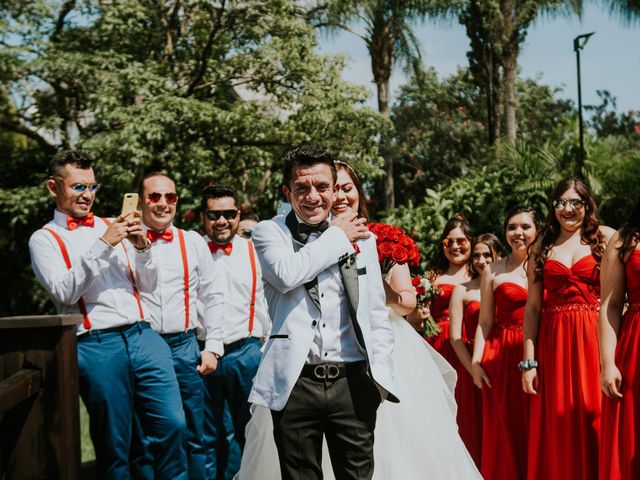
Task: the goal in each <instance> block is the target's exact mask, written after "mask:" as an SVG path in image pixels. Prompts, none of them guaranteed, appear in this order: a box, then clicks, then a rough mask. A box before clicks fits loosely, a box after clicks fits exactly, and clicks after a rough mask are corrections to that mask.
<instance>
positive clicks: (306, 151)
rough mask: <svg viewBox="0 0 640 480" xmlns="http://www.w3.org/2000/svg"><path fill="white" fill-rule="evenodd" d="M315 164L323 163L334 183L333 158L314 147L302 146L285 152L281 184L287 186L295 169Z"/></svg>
mask: <svg viewBox="0 0 640 480" xmlns="http://www.w3.org/2000/svg"><path fill="white" fill-rule="evenodd" d="M316 163H324V164H326V165H329V167H330V168H331V175H332V176H333V183H335V182H336V177H337V174H336V165H335V163H334V159H333V156H332V155H331V154H330V153H328V152H326V151H324V150H322V149H321V148H319V147H316V146H315V145H302V146H301V147H298V148H296V149H294V150H291V151H289V152H287V153H286V154H285V156H284V170H283V177H284V178H283V182H284V185H286V186H289V184H290V183H291V177H292V175H293V169H294V168H296V167H310V166H311V165H315V164H316Z"/></svg>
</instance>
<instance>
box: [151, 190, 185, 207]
mask: <svg viewBox="0 0 640 480" xmlns="http://www.w3.org/2000/svg"><path fill="white" fill-rule="evenodd" d="M162 197H164V199H165V201H166V202H167V204H168V205H173V204H174V203H176V202H177V201H178V194H177V193H174V192H169V193H158V192H152V193H148V194H147V199H148V200H149V202H151V203H158V202H159V201H160V199H161V198H162Z"/></svg>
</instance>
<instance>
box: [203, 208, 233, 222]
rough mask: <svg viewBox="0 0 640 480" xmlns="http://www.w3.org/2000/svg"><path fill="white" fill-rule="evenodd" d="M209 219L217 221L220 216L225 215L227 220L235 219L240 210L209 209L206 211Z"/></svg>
mask: <svg viewBox="0 0 640 480" xmlns="http://www.w3.org/2000/svg"><path fill="white" fill-rule="evenodd" d="M205 215H206V216H207V220H211V221H212V222H215V221H217V220H218V219H219V218H220V217H224V218H226V219H227V220H233V219H234V218H236V215H238V210H207V211H206V212H205Z"/></svg>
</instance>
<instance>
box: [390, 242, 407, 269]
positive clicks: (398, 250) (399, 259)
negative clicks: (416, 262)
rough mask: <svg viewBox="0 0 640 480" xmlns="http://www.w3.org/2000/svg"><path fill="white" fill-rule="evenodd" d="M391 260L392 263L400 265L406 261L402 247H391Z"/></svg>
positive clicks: (405, 253)
mask: <svg viewBox="0 0 640 480" xmlns="http://www.w3.org/2000/svg"><path fill="white" fill-rule="evenodd" d="M391 258H392V260H393V261H394V262H396V263H397V264H400V265H401V264H403V263H405V262H406V261H407V251H406V250H405V249H404V247H403V246H402V245H396V246H395V247H393V253H392V255H391Z"/></svg>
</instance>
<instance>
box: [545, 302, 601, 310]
mask: <svg viewBox="0 0 640 480" xmlns="http://www.w3.org/2000/svg"><path fill="white" fill-rule="evenodd" d="M599 308H600V305H598V304H597V303H563V304H560V305H551V306H549V307H544V308H543V309H542V311H543V312H579V311H588V312H597V311H598V309H599Z"/></svg>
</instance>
